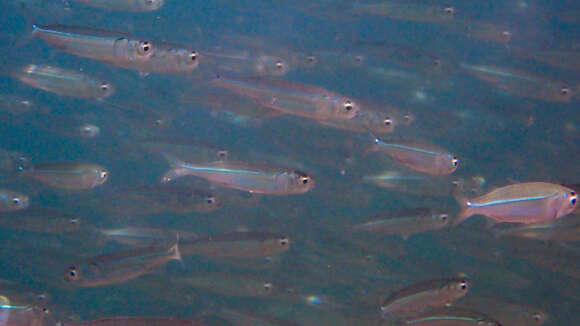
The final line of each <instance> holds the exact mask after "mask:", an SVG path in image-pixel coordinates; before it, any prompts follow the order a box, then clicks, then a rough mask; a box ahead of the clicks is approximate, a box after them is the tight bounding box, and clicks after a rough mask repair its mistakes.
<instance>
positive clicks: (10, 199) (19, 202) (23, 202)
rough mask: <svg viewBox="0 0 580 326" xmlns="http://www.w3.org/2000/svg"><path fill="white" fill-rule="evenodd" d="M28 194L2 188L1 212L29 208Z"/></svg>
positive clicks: (0, 192)
mask: <svg viewBox="0 0 580 326" xmlns="http://www.w3.org/2000/svg"><path fill="white" fill-rule="evenodd" d="M29 203H30V200H29V198H28V196H26V195H24V194H21V193H19V192H16V191H12V190H8V189H0V212H1V213H4V212H14V211H18V210H22V209H26V208H28V206H29Z"/></svg>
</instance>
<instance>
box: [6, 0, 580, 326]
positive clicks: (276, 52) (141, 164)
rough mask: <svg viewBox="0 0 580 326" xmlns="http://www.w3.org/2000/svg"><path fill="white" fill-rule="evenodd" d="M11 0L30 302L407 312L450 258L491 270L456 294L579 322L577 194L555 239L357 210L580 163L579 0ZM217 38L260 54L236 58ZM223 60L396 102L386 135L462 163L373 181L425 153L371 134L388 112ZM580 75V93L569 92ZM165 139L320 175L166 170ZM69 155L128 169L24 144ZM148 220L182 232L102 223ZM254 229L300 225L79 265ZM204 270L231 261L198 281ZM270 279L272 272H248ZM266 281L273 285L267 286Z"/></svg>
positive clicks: (11, 80) (297, 319)
mask: <svg viewBox="0 0 580 326" xmlns="http://www.w3.org/2000/svg"><path fill="white" fill-rule="evenodd" d="M380 6H382V9H380ZM1 7H2V9H3V10H1V14H0V15H1V16H0V17H1V18H0V19H1V24H0V35H2V39H3V40H4V42H2V43H1V46H2V53H3V55H2V59H1V61H0V64H1V67H2V68H1V69H2V70H1V71H2V73H1V75H0V121H1V122H0V135H2V137H1V139H0V189H7V190H11V191H16V192H18V193H21V194H23V195H26V196H28V198H29V201H30V205H29V207H27V208H25V209H21V210H18V211H11V212H2V213H0V214H1V215H0V235H1V236H2V245H1V246H0V266H1V268H0V294H1V295H3V296H5V297H8V298H9V299H10V304H16V303H17V304H22V305H30V306H39V307H46V308H47V309H49V312H48V313H47V314H46V316H45V317H44V321H43V323H44V324H47V325H48V324H54V323H56V322H58V321H60V322H64V323H65V324H66V323H72V322H81V321H87V320H94V319H98V318H102V317H110V316H158V317H170V316H173V317H179V318H184V319H192V320H197V321H200V322H203V323H205V324H207V325H247V324H246V323H243V320H242V318H241V317H239V316H238V317H234V318H233V319H231V318H230V319H228V318H227V314H226V313H225V311H230V310H231V311H236V312H238V313H243V314H245V315H246V316H250V315H252V316H254V317H256V316H260V317H261V318H262V319H263V320H267V321H268V322H270V324H274V325H295V324H298V325H379V324H381V323H382V324H388V321H381V319H380V305H381V303H382V302H383V301H384V300H385V299H386V298H387V297H388V296H389V294H391V293H393V292H394V291H396V290H398V289H400V288H402V287H405V286H408V285H411V284H414V283H416V282H420V281H423V280H429V279H436V278H447V277H467V278H468V279H469V280H470V289H469V293H468V294H467V295H466V296H465V297H464V298H461V299H459V300H457V301H456V302H455V303H454V306H458V307H462V308H467V309H471V310H475V311H478V312H481V313H485V314H487V315H490V316H492V317H494V318H495V319H497V320H499V321H500V322H501V324H502V325H504V326H505V325H536V324H540V323H535V321H534V319H533V316H534V315H538V314H539V315H542V316H548V317H547V319H546V320H545V322H544V323H543V324H544V325H575V324H577V320H578V318H579V316H578V312H577V311H578V310H577V309H576V306H577V305H578V303H579V302H578V296H577V293H578V288H579V286H580V282H579V278H580V272H579V271H580V266H579V265H578V263H577V261H578V255H579V253H578V246H577V240H579V239H580V237H578V236H576V238H574V237H572V238H571V239H570V238H568V239H564V240H563V235H562V234H563V233H564V232H572V231H571V230H573V229H574V227H575V224H574V221H577V218H576V217H575V216H574V214H573V213H572V214H569V215H568V216H565V217H563V219H562V220H566V222H570V221H571V222H570V226H569V227H565V228H563V230H564V231H557V232H555V235H554V236H553V238H552V239H550V240H542V239H525V238H521V237H496V236H495V233H497V232H496V231H497V230H498V229H503V228H507V227H512V226H513V225H499V226H495V227H494V228H493V229H486V228H485V222H484V218H483V217H482V216H477V217H473V218H471V219H469V220H468V221H467V222H465V223H463V224H460V225H458V226H453V227H451V226H446V227H444V228H441V229H437V230H427V231H425V232H419V233H417V234H414V235H412V236H410V237H409V238H408V239H406V240H405V239H403V238H402V237H401V236H399V235H392V234H391V235H384V234H380V233H373V232H353V231H351V228H352V227H353V226H354V225H356V224H360V223H364V222H366V221H368V220H370V219H372V218H373V216H375V215H377V214H389V213H393V212H397V211H400V210H404V209H410V208H418V207H423V208H431V209H437V210H441V211H443V212H445V213H447V214H449V216H450V217H454V216H456V215H457V213H458V211H459V206H458V204H457V202H456V200H455V199H454V198H453V196H452V194H451V193H450V192H449V191H448V190H446V189H447V188H446V187H451V186H450V184H451V182H452V181H455V180H462V181H463V183H464V185H465V189H463V190H464V193H463V195H465V196H467V197H469V198H471V197H475V196H477V195H481V194H483V193H486V192H487V191H490V190H492V189H495V188H498V187H502V186H506V185H509V184H514V183H523V182H531V181H543V182H549V183H554V184H565V185H574V184H577V183H578V173H579V172H580V171H579V168H578V159H579V157H578V155H579V151H578V140H579V139H580V137H579V129H578V128H579V127H580V126H579V123H580V120H579V119H578V115H577V107H578V95H577V93H578V92H579V91H580V89H579V88H578V87H579V86H580V78H579V75H578V71H579V70H578V69H580V54H579V52H578V47H579V45H580V43H579V42H580V41H579V40H578V38H577V37H576V35H578V32H579V29H580V19H579V18H578V17H580V6H578V3H575V2H574V1H564V0H561V1H538V0H529V1H512V0H501V1H494V2H493V4H482V3H479V2H477V1H448V2H445V3H443V2H441V1H418V0H417V1H415V2H413V3H409V2H408V1H397V0H392V1H372V2H371V1H366V2H360V1H343V0H339V1H291V2H287V1H235V2H233V1H221V0H220V1H193V2H184V1H172V0H165V3H164V5H163V6H162V7H161V8H159V9H158V10H155V11H151V12H129V11H113V10H109V9H103V8H95V7H91V6H87V5H85V4H82V3H81V2H80V1H79V2H76V1H60V0H44V1H42V0H18V1H3V2H2V3H1ZM393 8H395V9H393ZM446 8H452V9H453V13H452V15H448V14H446V13H445V9H446ZM381 10H382V11H381ZM33 24H37V25H44V26H49V27H50V26H51V25H53V24H63V25H72V26H82V27H91V28H98V29H106V30H111V31H117V32H122V33H126V34H127V35H130V36H131V37H132V38H134V39H136V40H149V41H150V42H151V43H152V44H153V46H154V48H155V49H157V47H156V46H157V45H158V44H160V43H156V41H165V42H171V43H172V44H176V46H178V47H180V48H184V49H187V50H188V51H190V50H193V51H195V52H196V54H197V55H198V60H199V61H198V63H199V66H198V67H197V68H196V69H195V70H193V71H189V72H183V73H163V72H147V71H141V74H140V73H139V71H138V69H132V68H130V67H129V68H127V67H120V66H119V65H118V64H111V63H107V62H105V60H103V59H98V58H97V59H91V58H88V57H87V56H83V55H75V54H74V53H70V51H62V50H59V49H58V48H57V47H55V46H52V45H51V44H50V42H46V41H43V40H42V39H40V38H39V37H33V36H31V35H32V26H33ZM49 27H47V28H49ZM212 53H214V54H215V53H223V54H227V56H229V57H232V56H239V57H247V58H248V59H247V60H245V61H241V63H240V62H239V61H235V62H237V63H232V61H231V60H227V59H226V58H225V57H221V58H220V57H219V56H217V57H212V55H211V54H212ZM549 55H558V56H559V57H558V58H559V59H555V60H551V59H550V58H552V57H549ZM265 57H271V58H274V59H273V61H265V62H267V63H266V66H267V67H270V68H271V69H274V71H275V67H276V65H275V63H276V62H277V61H279V62H280V63H282V64H283V65H284V68H285V69H287V73H280V74H275V75H274V76H271V75H268V74H267V73H263V72H261V71H260V70H258V69H257V68H255V67H256V62H257V60H258V59H263V58H265ZM272 62H274V64H272ZM29 64H36V65H50V66H57V67H60V68H63V69H69V70H71V71H75V72H82V73H83V74H85V75H87V76H91V77H92V78H94V79H95V80H97V81H99V82H100V81H107V82H108V83H110V84H111V85H113V86H114V89H115V92H114V94H113V95H112V96H110V97H107V98H104V99H95V98H88V99H87V98H75V97H71V96H64V95H59V94H58V92H57V93H55V92H50V91H45V90H41V89H38V88H35V87H32V86H30V85H28V84H25V83H23V82H21V81H19V80H18V78H17V76H18V74H19V73H22V71H23V68H22V67H24V66H26V65H29ZM462 64H463V65H462ZM268 65H269V66H268ZM465 65H480V66H485V67H496V68H498V69H501V70H502V71H503V75H502V76H503V77H502V76H499V77H498V75H484V76H482V75H477V74H476V73H475V72H473V71H472V70H469V69H466V68H465ZM61 74H64V73H62V72H61ZM221 75H223V76H234V77H237V78H257V79H258V80H260V81H265V82H264V83H265V84H268V80H270V79H275V80H283V81H289V82H293V83H299V84H300V85H306V86H302V87H304V88H306V89H309V90H310V91H312V92H313V93H316V94H320V92H322V93H323V94H325V95H326V94H330V92H333V93H332V94H335V93H336V94H340V95H343V96H345V97H347V98H348V99H350V100H351V101H353V102H354V103H356V104H357V105H358V106H359V107H360V112H361V114H362V113H364V114H369V113H374V114H377V116H378V117H380V118H378V121H379V124H380V123H381V122H383V120H384V119H385V118H387V117H388V118H389V119H390V120H392V121H394V122H393V123H394V126H395V127H394V130H393V131H392V132H389V133H385V132H382V133H381V132H380V131H377V130H372V131H373V132H374V133H377V134H378V135H379V137H381V139H385V140H389V141H405V140H416V141H420V142H423V143H429V144H433V145H436V146H438V147H440V148H443V149H445V150H448V151H449V152H450V153H453V155H455V156H457V158H458V160H459V165H458V167H457V169H456V170H455V171H454V172H453V173H452V174H450V175H445V176H429V175H427V174H420V173H418V172H417V173H418V175H419V176H422V177H424V178H429V179H430V180H435V181H433V182H435V183H437V186H434V187H431V188H434V189H427V187H426V186H420V185H413V184H410V182H407V183H406V184H407V185H408V188H409V189H410V190H411V192H414V193H409V191H403V190H402V189H401V188H398V189H388V188H385V187H380V186H377V185H375V184H372V183H369V182H365V181H364V177H365V176H371V175H378V174H381V173H383V172H385V171H393V170H396V171H403V172H404V173H410V172H409V171H410V170H409V169H408V168H405V167H404V166H402V165H401V164H400V163H397V161H396V160H393V159H392V158H391V157H389V156H388V155H387V154H385V153H376V152H373V151H372V145H373V139H372V137H371V136H370V135H369V132H368V131H367V129H368V128H369V126H368V125H365V124H362V125H361V124H358V125H357V126H358V127H359V130H356V131H353V130H344V129H341V128H337V127H336V125H335V127H332V126H328V125H327V124H325V123H324V122H325V121H322V120H324V119H323V118H312V117H304V116H299V115H296V114H292V112H291V113H290V114H289V112H288V111H283V110H281V109H280V108H275V107H274V108H273V106H276V105H274V104H275V103H279V102H282V101H283V100H284V98H283V97H284V96H285V94H282V95H276V96H272V95H268V96H270V97H268V99H267V101H266V102H269V104H270V106H269V107H268V104H267V103H266V104H264V103H262V104H263V105H260V104H259V103H256V102H255V101H252V99H251V96H250V95H248V93H245V94H239V93H236V92H232V91H230V90H228V89H226V88H221V87H216V86H215V84H214V83H215V79H216V76H218V77H219V76H221ZM505 76H520V77H514V78H512V79H505V78H506V77H505ZM521 76H523V77H521ZM502 78H503V79H502ZM514 80H515V81H514ZM530 80H532V81H533V82H529V81H530ZM272 83H274V82H272ZM53 85H54V84H53ZM293 85H295V84H293ZM71 87H72V85H71ZM316 87H321V88H324V89H325V91H320V89H319V88H316ZM564 88H565V89H566V92H568V93H571V94H573V95H571V96H566V95H562V94H561V92H562V89H564ZM295 89H296V87H295V88H293V90H295ZM289 92H290V91H288V92H287V93H286V94H288V93H289ZM242 93H243V92H242ZM560 96H562V97H560ZM554 98H556V99H554ZM280 105H282V104H280ZM301 105H304V104H303V103H302V104H301ZM301 105H299V106H301ZM293 108H295V107H293ZM361 116H364V115H361ZM409 117H410V118H409ZM409 119H410V120H412V122H411V123H407V122H408V121H409ZM321 121H322V122H321ZM326 122H328V121H326ZM335 122H336V121H335ZM86 124H91V125H94V126H98V127H99V130H100V132H99V133H98V135H97V136H95V137H84V136H83V134H82V133H81V132H80V131H79V130H80V129H79V128H81V127H82V126H84V125H86ZM370 128H371V129H372V127H370ZM163 153H169V154H171V155H173V156H176V157H179V158H180V159H182V160H184V161H187V162H193V163H197V164H206V163H210V162H216V161H220V160H221V161H222V164H228V163H229V162H244V163H246V164H249V165H252V164H262V165H268V166H273V167H281V168H289V169H291V170H296V171H300V172H304V173H306V174H307V175H308V176H310V177H311V178H312V179H313V180H314V187H313V188H312V189H311V190H310V191H308V192H305V193H303V194H283V195H268V194H259V193H250V192H248V191H243V190H239V189H232V188H233V187H231V186H228V185H225V186H224V185H223V184H222V185H219V184H218V183H216V182H209V181H208V180H205V179H203V178H199V177H195V176H187V177H184V178H180V179H178V180H175V182H172V183H169V184H167V185H170V186H175V187H174V188H171V187H166V188H163V186H162V184H161V181H160V180H161V177H162V175H164V173H165V172H167V170H168V169H169V164H168V162H167V160H166V159H165V158H164V156H163ZM224 156H225V158H224ZM64 161H66V162H82V163H94V164H99V165H100V166H102V167H104V168H106V170H107V172H108V178H107V180H106V182H104V183H103V184H102V185H99V186H95V187H89V189H84V190H67V189H60V188H58V187H54V186H53V185H50V184H48V183H46V182H42V181H39V180H37V179H35V178H33V177H31V176H30V175H27V174H26V172H19V171H18V166H19V165H21V168H22V169H23V170H24V171H32V169H33V167H34V166H37V165H38V164H41V163H46V162H64ZM224 162H225V163H224ZM22 163H24V164H22ZM53 177H55V176H54V175H53ZM56 178H60V177H58V176H56ZM71 182H73V183H75V182H78V181H71ZM571 188H572V189H574V188H575V187H574V186H571ZM576 189H577V188H576ZM576 191H578V190H576ZM256 192H258V191H256ZM417 192H420V193H417ZM192 194H193V195H192ZM208 198H211V199H212V200H214V201H215V203H209V204H208V203H207V200H208ZM71 220H74V221H72V222H71ZM79 221H80V222H79ZM71 223H72V225H73V226H71ZM77 223H78V226H77ZM414 223H416V222H414ZM127 227H135V228H147V229H155V230H158V231H159V232H162V233H163V236H161V237H157V238H155V239H152V238H149V239H146V240H141V241H138V242H136V241H135V240H134V241H133V242H131V243H127V241H125V242H120V241H114V239H112V238H111V237H107V236H105V235H103V233H102V230H105V229H119V228H127ZM236 231H256V232H261V233H265V232H270V233H276V234H280V235H281V236H284V237H287V238H288V239H290V246H289V249H288V250H285V251H283V252H281V253H275V254H271V255H270V254H265V255H261V256H260V255H257V256H259V257H242V256H241V255H237V257H236V255H234V257H226V258H223V257H221V258H220V257H215V255H212V254H195V255H184V256H183V263H182V264H180V263H179V262H177V261H174V260H171V261H168V262H167V263H164V264H159V265H158V266H156V267H154V268H151V270H150V271H148V272H146V273H144V275H141V276H139V277H135V278H133V279H131V280H127V281H122V282H116V283H113V284H110V285H103V286H97V287H82V286H79V285H78V284H75V283H74V282H68V281H66V280H65V278H66V275H67V268H68V267H69V266H71V264H77V263H78V262H83V261H84V260H87V259H88V261H91V259H94V257H95V256H98V255H101V254H107V253H114V252H117V251H119V250H123V249H128V248H135V247H147V246H152V248H154V250H157V251H159V250H161V249H160V248H163V249H167V248H169V247H170V246H171V245H173V244H174V243H175V234H176V233H179V234H180V237H181V239H183V242H184V243H187V241H189V240H191V239H192V238H198V239H205V237H208V236H210V235H219V234H225V233H230V232H236ZM140 232H144V230H143V229H140ZM182 246H183V244H182ZM152 250H153V249H152ZM139 268H140V267H139V266H137V265H135V266H134V268H133V267H132V266H131V268H129V270H130V271H134V270H139ZM202 275H203V276H204V277H206V276H208V277H209V278H213V280H214V282H215V283H214V284H213V285H211V286H208V287H202V286H199V285H197V286H194V285H192V281H191V279H193V278H196V277H197V278H199V277H200V276H202ZM226 280H229V281H231V282H233V284H234V285H231V284H230V283H226ZM232 280H233V281H232ZM255 282H257V284H258V287H257V289H256V288H249V287H250V286H251V285H252V284H254V283H255ZM264 283H272V284H273V288H274V290H272V291H269V290H267V291H265V292H263V291H264ZM244 286H246V288H245V289H244V290H239V289H238V287H244ZM40 293H42V294H44V295H45V297H43V298H42V299H39V298H38V294H40ZM485 300H487V301H485ZM493 302H496V303H497V302H501V303H502V304H492V303H493ZM506 303H510V304H514V305H518V306H517V307H519V308H514V309H516V310H519V311H521V310H523V309H524V308H522V307H526V309H527V310H525V311H527V312H526V313H524V314H523V317H522V316H519V317H517V318H519V321H516V319H517V318H516V317H515V316H514V315H515V314H514V313H512V314H510V313H509V312H508V313H507V315H508V316H511V317H513V318H509V319H503V320H502V318H501V317H503V316H504V315H505V313H504V314H503V315H502V313H501V312H498V306H505V307H507V306H506ZM520 306H521V307H520ZM226 309H227V310H226ZM512 311H513V310H512ZM529 311H531V312H529ZM494 313H495V314H494ZM504 318H505V317H504ZM0 320H2V319H0ZM522 320H523V321H522ZM526 321H528V323H527V324H526ZM543 321H544V320H543ZM2 323H6V325H8V326H12V325H15V323H14V324H12V323H10V322H2V321H0V324H2ZM27 324H32V323H31V322H29V323H27ZM250 324H251V323H250ZM2 325H3V324H2Z"/></svg>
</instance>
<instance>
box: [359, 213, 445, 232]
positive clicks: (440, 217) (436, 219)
mask: <svg viewBox="0 0 580 326" xmlns="http://www.w3.org/2000/svg"><path fill="white" fill-rule="evenodd" d="M449 220H450V218H449V215H448V214H445V213H441V212H438V211H436V210H434V209H430V208H417V209H409V210H403V211H398V212H394V213H392V214H388V215H387V216H385V215H379V216H377V217H375V219H373V220H371V221H368V222H366V223H363V224H358V225H355V226H353V227H352V230H353V231H367V232H376V233H382V234H399V235H401V236H402V237H403V239H407V238H408V237H409V236H410V235H413V234H416V233H422V232H426V231H430V230H436V229H440V228H443V227H445V226H446V225H448V224H449Z"/></svg>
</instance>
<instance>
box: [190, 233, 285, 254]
mask: <svg viewBox="0 0 580 326" xmlns="http://www.w3.org/2000/svg"><path fill="white" fill-rule="evenodd" d="M289 248H290V239H289V238H288V237H286V236H284V235H282V234H278V233H269V232H230V233H225V234H218V235H212V236H208V237H204V238H199V239H196V240H192V241H184V242H183V243H182V245H181V250H182V251H181V252H182V253H183V255H184V256H190V255H202V256H211V257H269V256H274V255H278V254H280V253H282V252H284V251H286V250H288V249H289Z"/></svg>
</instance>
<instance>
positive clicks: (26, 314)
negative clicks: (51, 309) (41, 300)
mask: <svg viewBox="0 0 580 326" xmlns="http://www.w3.org/2000/svg"><path fill="white" fill-rule="evenodd" d="M45 315H46V313H45V311H43V309H42V308H41V307H35V306H28V305H22V306H15V305H10V304H2V305H0V325H2V326H4V325H6V326H42V325H43V323H44V317H45Z"/></svg>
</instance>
